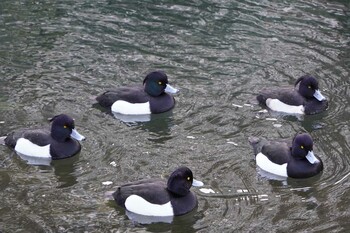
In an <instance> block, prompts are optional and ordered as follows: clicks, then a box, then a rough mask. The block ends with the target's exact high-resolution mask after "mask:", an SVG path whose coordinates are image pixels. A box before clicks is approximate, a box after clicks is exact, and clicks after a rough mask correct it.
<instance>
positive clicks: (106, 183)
mask: <svg viewBox="0 0 350 233" xmlns="http://www.w3.org/2000/svg"><path fill="white" fill-rule="evenodd" d="M102 184H103V185H111V184H113V182H112V181H104V182H102Z"/></svg>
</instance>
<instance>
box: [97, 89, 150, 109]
mask: <svg viewBox="0 0 350 233" xmlns="http://www.w3.org/2000/svg"><path fill="white" fill-rule="evenodd" d="M96 100H97V102H98V103H99V104H100V105H101V106H102V107H105V108H109V107H111V106H112V105H113V104H114V103H115V102H116V101H118V100H124V101H127V102H129V103H145V102H148V101H149V100H150V96H149V95H148V94H147V93H146V92H145V91H144V87H143V86H142V85H138V86H130V87H120V88H117V89H114V90H108V91H106V92H105V93H103V94H101V95H99V96H97V97H96Z"/></svg>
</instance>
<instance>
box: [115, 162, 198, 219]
mask: <svg viewBox="0 0 350 233" xmlns="http://www.w3.org/2000/svg"><path fill="white" fill-rule="evenodd" d="M202 185H203V183H202V182H200V181H197V180H195V179H194V178H193V174H192V171H191V170H190V169H189V168H187V167H179V168H178V169H176V170H175V171H174V172H173V173H172V174H171V175H170V177H169V178H168V181H165V180H163V179H146V180H140V181H135V182H131V183H128V184H124V185H122V186H120V187H118V189H117V191H115V192H114V193H113V197H114V200H115V201H116V203H117V204H118V205H120V206H122V207H124V208H125V209H127V210H128V211H130V212H133V213H136V214H139V215H144V216H159V217H166V216H177V215H183V214H186V213H188V212H190V211H191V210H193V209H194V208H195V207H196V206H197V197H196V195H195V194H194V193H193V192H192V191H190V188H191V186H202Z"/></svg>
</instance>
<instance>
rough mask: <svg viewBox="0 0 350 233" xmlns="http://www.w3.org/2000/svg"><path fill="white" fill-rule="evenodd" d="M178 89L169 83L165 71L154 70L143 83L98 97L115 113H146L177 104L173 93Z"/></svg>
mask: <svg viewBox="0 0 350 233" xmlns="http://www.w3.org/2000/svg"><path fill="white" fill-rule="evenodd" d="M177 92H178V90H177V89H175V88H173V87H172V86H170V85H169V83H168V77H167V75H166V74H165V73H164V72H163V71H153V72H151V73H149V74H148V75H147V76H146V77H145V79H144V80H143V85H136V86H127V87H119V88H115V89H113V90H108V91H106V92H104V93H103V94H101V95H99V96H97V97H96V100H97V102H98V103H99V104H100V105H101V106H102V107H104V108H107V109H110V110H111V111H112V112H113V113H117V114H123V115H145V114H151V113H162V112H166V111H169V110H170V109H172V108H173V107H174V105H175V99H174V97H173V96H172V95H169V94H168V93H170V94H174V93H177Z"/></svg>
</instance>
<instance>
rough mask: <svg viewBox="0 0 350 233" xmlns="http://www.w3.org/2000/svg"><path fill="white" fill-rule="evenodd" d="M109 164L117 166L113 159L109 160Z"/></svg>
mask: <svg viewBox="0 0 350 233" xmlns="http://www.w3.org/2000/svg"><path fill="white" fill-rule="evenodd" d="M109 164H110V165H112V166H113V167H116V166H117V163H116V162H114V161H112V162H110V163H109Z"/></svg>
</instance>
